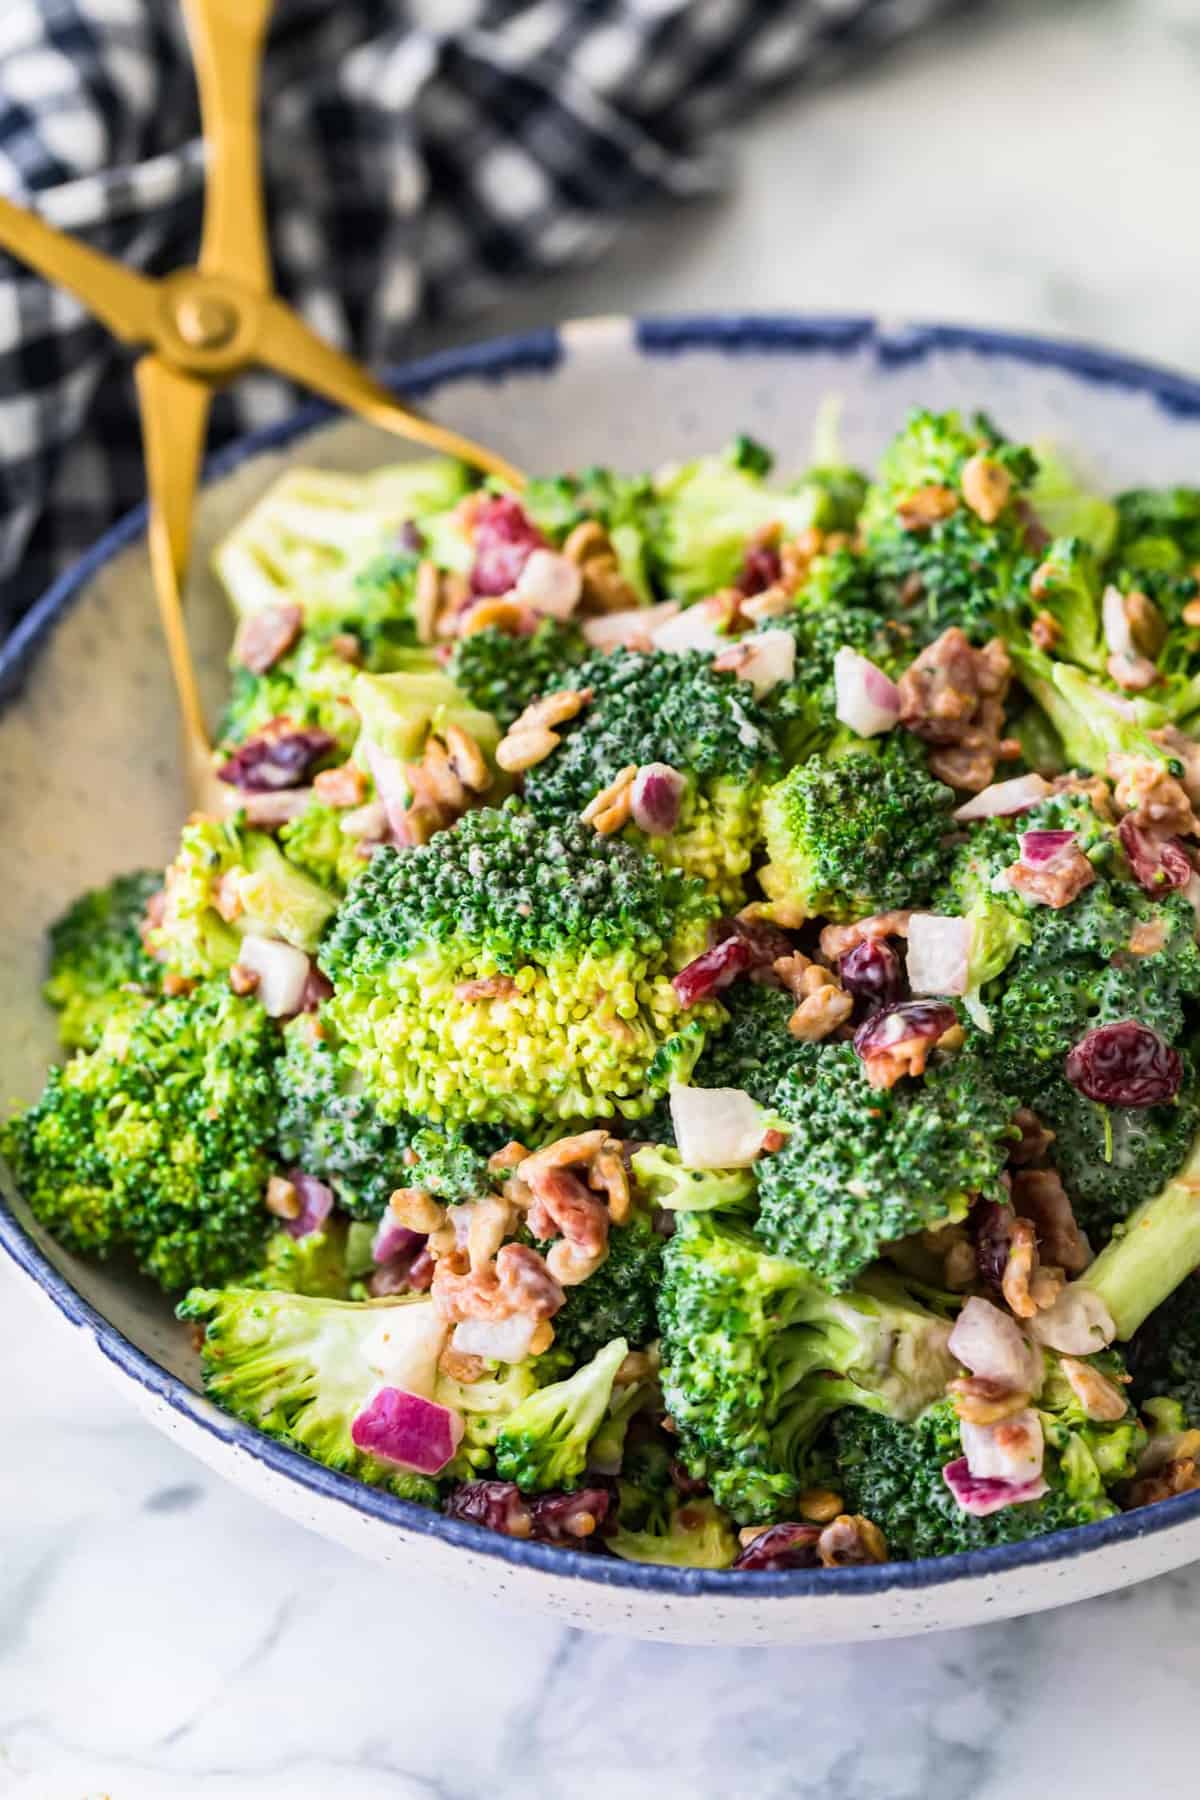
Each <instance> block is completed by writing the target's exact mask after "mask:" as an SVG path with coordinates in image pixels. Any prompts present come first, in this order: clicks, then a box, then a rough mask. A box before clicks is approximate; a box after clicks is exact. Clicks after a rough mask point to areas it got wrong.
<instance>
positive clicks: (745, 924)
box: [709, 918, 795, 970]
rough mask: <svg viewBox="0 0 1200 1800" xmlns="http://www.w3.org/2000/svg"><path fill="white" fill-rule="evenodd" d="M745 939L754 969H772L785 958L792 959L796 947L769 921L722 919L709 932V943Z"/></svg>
mask: <svg viewBox="0 0 1200 1800" xmlns="http://www.w3.org/2000/svg"><path fill="white" fill-rule="evenodd" d="M731 937H737V938H741V939H742V942H743V943H745V944H747V945H748V946H749V949H750V959H751V960H750V967H751V969H752V970H758V969H769V968H771V967H772V966H773V965H774V964H775V963H777V962H778V961H779V958H780V957H781V956H791V955H793V954H794V952H795V945H794V944H793V943H792V940H791V938H790V937H789V936H788V934H787V932H786V931H781V930H780V929H779V927H778V925H772V924H770V923H768V921H767V920H766V919H738V918H733V919H718V920H717V922H716V924H715V925H713V926H712V927H711V929H710V931H709V941H710V942H711V943H714V944H721V943H724V941H725V939H726V938H731Z"/></svg>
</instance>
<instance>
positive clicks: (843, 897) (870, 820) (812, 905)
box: [759, 735, 954, 919]
mask: <svg viewBox="0 0 1200 1800" xmlns="http://www.w3.org/2000/svg"><path fill="white" fill-rule="evenodd" d="M953 803H954V796H953V794H952V793H951V790H950V789H949V788H948V787H943V785H942V783H941V782H940V781H934V780H933V779H932V777H931V776H930V775H929V774H928V773H927V771H926V768H925V761H924V756H923V753H922V752H921V751H920V749H919V748H917V747H915V746H914V745H912V744H911V742H910V741H909V740H908V739H906V738H903V737H901V736H899V735H894V736H892V737H890V738H889V739H888V740H887V743H886V744H885V746H884V748H883V749H882V750H879V749H876V748H875V746H874V745H868V744H864V745H863V746H862V747H861V748H859V747H858V746H855V747H854V748H853V749H846V750H843V751H842V752H841V753H840V754H838V755H836V756H830V757H828V758H825V757H813V758H811V759H810V760H809V761H808V762H806V763H802V764H800V765H799V766H798V767H797V768H794V769H793V770H792V771H791V773H790V774H789V775H788V776H787V777H786V778H785V779H784V780H783V781H782V782H780V783H779V784H778V785H777V786H775V787H773V788H769V789H768V790H767V794H766V797H765V799H764V802H763V827H764V831H765V835H766V841H767V855H768V857H769V859H770V860H769V862H768V863H767V864H766V866H765V867H764V868H763V869H761V870H760V871H759V880H760V882H761V883H762V886H763V890H764V892H765V893H766V894H767V895H768V896H769V897H770V898H771V899H772V900H773V901H781V902H786V904H787V906H788V907H789V908H799V909H800V910H802V911H803V913H804V914H805V915H806V916H807V917H810V918H816V917H821V918H829V919H857V918H862V917H864V916H865V915H867V914H869V913H876V912H887V911H890V910H891V909H892V908H894V907H914V906H920V905H921V904H922V903H923V902H924V901H926V900H927V899H928V898H929V896H930V894H931V893H932V892H933V889H934V887H935V886H936V885H937V882H938V881H939V879H940V878H941V876H942V874H943V872H944V871H945V868H946V866H947V863H948V861H949V856H950V852H949V850H948V848H947V843H946V840H947V834H948V833H949V831H950V830H951V827H952V821H951V819H950V809H951V807H952V806H953Z"/></svg>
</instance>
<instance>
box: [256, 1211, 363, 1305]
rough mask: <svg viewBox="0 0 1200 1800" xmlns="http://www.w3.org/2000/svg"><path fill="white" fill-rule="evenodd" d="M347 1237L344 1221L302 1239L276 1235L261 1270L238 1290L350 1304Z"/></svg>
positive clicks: (332, 1221) (333, 1220)
mask: <svg viewBox="0 0 1200 1800" xmlns="http://www.w3.org/2000/svg"><path fill="white" fill-rule="evenodd" d="M348 1237H349V1232H348V1230H347V1225H346V1221H345V1219H338V1218H336V1217H331V1218H329V1219H327V1220H326V1222H325V1224H324V1225H323V1226H322V1227H321V1228H320V1230H318V1231H310V1232H309V1233H308V1234H307V1236H306V1237H302V1238H295V1237H293V1236H292V1234H291V1232H290V1231H276V1232H275V1233H273V1235H272V1236H271V1238H270V1239H269V1240H268V1242H267V1251H266V1255H265V1256H264V1257H263V1260H262V1264H261V1266H260V1267H259V1268H257V1269H255V1270H254V1272H253V1273H252V1274H250V1275H246V1276H243V1277H242V1279H241V1280H240V1281H239V1283H238V1286H239V1287H253V1288H266V1289H268V1290H270V1291H271V1292H274V1293H285V1294H311V1295H313V1296H315V1297H316V1298H319V1299H325V1300H349V1299H350V1286H351V1277H352V1273H353V1271H352V1269H351V1266H350V1256H349V1249H348V1242H347V1240H348Z"/></svg>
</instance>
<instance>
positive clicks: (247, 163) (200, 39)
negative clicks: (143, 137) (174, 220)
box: [183, 0, 273, 294]
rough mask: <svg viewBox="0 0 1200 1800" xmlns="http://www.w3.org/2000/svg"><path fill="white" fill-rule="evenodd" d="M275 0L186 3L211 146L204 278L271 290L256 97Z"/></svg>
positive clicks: (198, 0)
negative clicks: (214, 277) (208, 277)
mask: <svg viewBox="0 0 1200 1800" xmlns="http://www.w3.org/2000/svg"><path fill="white" fill-rule="evenodd" d="M272 4H273V0H183V14H184V19H185V21H186V24H187V33H188V39H189V42H190V43H191V46H192V58H193V61H194V62H195V65H196V85H197V87H198V89H199V93H200V118H201V124H202V127H203V132H204V143H205V147H206V153H207V155H206V164H205V194H204V229H203V233H202V236H201V240H200V260H199V267H200V271H201V273H202V274H205V275H220V276H222V277H224V279H225V280H227V281H232V282H236V283H238V284H239V285H240V286H241V287H244V288H247V289H248V290H249V291H250V292H251V293H252V294H266V293H268V292H269V291H270V287H271V254H270V249H269V247H268V243H267V228H266V219H265V217H264V212H263V187H262V160H261V154H260V147H259V131H258V99H259V74H260V71H261V68H262V56H263V45H264V42H265V40H266V33H267V21H268V19H269V17H270V14H271V8H272Z"/></svg>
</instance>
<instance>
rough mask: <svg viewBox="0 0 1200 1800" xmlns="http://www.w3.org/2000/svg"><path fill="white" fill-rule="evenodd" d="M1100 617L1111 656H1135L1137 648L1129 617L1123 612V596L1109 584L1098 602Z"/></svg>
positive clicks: (1117, 588)
mask: <svg viewBox="0 0 1200 1800" xmlns="http://www.w3.org/2000/svg"><path fill="white" fill-rule="evenodd" d="M1100 617H1101V620H1102V622H1103V625H1104V641H1105V643H1106V644H1107V645H1108V647H1109V649H1110V650H1111V651H1112V653H1113V655H1114V656H1136V655H1137V646H1136V644H1135V643H1134V641H1133V632H1132V630H1131V628H1130V624H1129V615H1128V613H1127V612H1126V610H1125V596H1124V594H1123V593H1122V592H1121V590H1120V588H1119V587H1114V586H1113V585H1112V584H1111V582H1110V584H1109V585H1108V587H1106V588H1105V590H1104V596H1103V598H1102V600H1101V602H1100Z"/></svg>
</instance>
